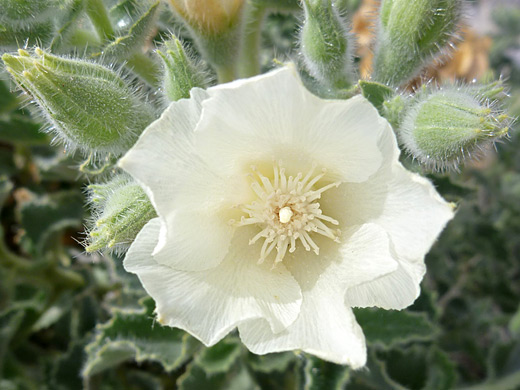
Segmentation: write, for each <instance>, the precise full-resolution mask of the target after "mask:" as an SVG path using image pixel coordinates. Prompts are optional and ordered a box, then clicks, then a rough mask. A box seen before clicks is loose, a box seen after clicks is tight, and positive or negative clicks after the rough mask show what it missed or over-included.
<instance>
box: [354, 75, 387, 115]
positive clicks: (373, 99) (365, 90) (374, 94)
mask: <svg viewBox="0 0 520 390" xmlns="http://www.w3.org/2000/svg"><path fill="white" fill-rule="evenodd" d="M359 88H360V89H361V94H362V95H363V96H364V97H365V98H367V99H368V101H369V102H370V103H372V105H373V106H374V107H375V108H377V110H378V111H379V112H380V113H381V109H382V108H383V103H384V102H385V100H386V99H388V98H390V97H391V96H392V95H393V93H394V92H393V90H392V88H390V87H387V86H386V85H384V84H381V83H377V82H375V81H366V80H360V81H359Z"/></svg>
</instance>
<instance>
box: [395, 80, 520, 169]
mask: <svg viewBox="0 0 520 390" xmlns="http://www.w3.org/2000/svg"><path fill="white" fill-rule="evenodd" d="M511 122H512V120H511V118H510V117H509V116H508V115H506V114H505V113H504V112H503V111H502V110H501V109H500V105H499V102H498V101H496V100H495V101H490V100H489V99H486V98H485V97H484V96H482V95H478V94H476V93H475V89H474V88H472V87H467V86H464V87H460V86H446V87H443V88H427V87H426V88H424V90H423V91H421V92H419V93H418V94H417V95H416V97H415V98H414V99H413V101H412V102H411V104H410V105H409V106H408V107H407V109H406V113H405V114H404V116H403V120H402V123H401V126H400V128H399V131H398V136H399V138H400V141H401V143H402V144H403V145H404V147H405V148H406V150H407V151H408V152H409V153H410V154H411V155H412V156H413V157H414V158H416V159H417V160H419V161H420V162H421V163H423V164H425V165H426V166H428V167H429V168H432V169H437V170H447V169H450V168H453V169H458V166H459V164H460V163H462V162H463V161H464V160H465V159H466V158H474V157H478V155H479V154H480V153H481V152H482V150H483V147H484V146H485V145H487V144H489V143H490V142H493V141H495V140H497V139H498V138H500V137H503V136H505V135H507V133H508V130H509V126H510V125H511Z"/></svg>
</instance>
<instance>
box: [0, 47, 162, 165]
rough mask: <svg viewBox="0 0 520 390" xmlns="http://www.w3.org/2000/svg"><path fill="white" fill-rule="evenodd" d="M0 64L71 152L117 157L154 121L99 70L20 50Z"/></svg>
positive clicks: (110, 74) (109, 73)
mask: <svg viewBox="0 0 520 390" xmlns="http://www.w3.org/2000/svg"><path fill="white" fill-rule="evenodd" d="M2 60H3V61H4V63H5V65H6V67H7V71H8V72H9V73H11V75H12V76H13V78H14V79H15V81H16V82H17V83H18V84H19V85H20V87H21V88H22V89H23V90H24V91H26V92H27V93H28V94H29V95H30V96H32V98H33V99H34V101H36V103H37V104H38V107H39V108H40V110H41V112H42V113H43V115H44V117H45V118H46V119H47V120H48V122H49V124H50V125H51V130H52V131H53V132H54V134H55V136H56V138H57V139H59V140H61V141H62V142H64V143H65V144H66V146H67V147H68V148H69V149H71V150H75V149H77V148H79V149H82V150H84V151H88V152H93V153H94V154H106V153H112V154H114V155H121V154H122V153H124V152H125V151H127V150H128V149H129V148H130V147H131V146H132V145H133V144H134V143H135V141H136V140H137V137H138V136H139V134H141V132H142V131H143V130H144V128H145V127H146V126H147V125H148V124H149V123H150V122H152V121H153V120H154V119H155V112H154V110H153V108H152V106H151V105H150V104H148V103H147V102H146V101H144V100H143V99H142V97H141V96H139V94H138V93H136V91H135V90H134V88H133V87H132V86H131V85H130V83H129V82H128V81H126V80H125V79H123V78H122V77H121V75H120V74H119V73H118V72H115V71H113V70H112V69H109V68H107V67H105V66H102V65H100V64H97V63H93V62H89V61H84V60H79V59H71V58H63V57H58V56H54V55H51V54H48V53H46V52H44V51H43V50H41V49H38V48H36V49H35V50H34V53H33V54H31V53H29V52H27V51H25V50H21V49H20V50H19V51H18V55H11V54H4V55H3V56H2Z"/></svg>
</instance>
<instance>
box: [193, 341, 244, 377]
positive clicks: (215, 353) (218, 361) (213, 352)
mask: <svg viewBox="0 0 520 390" xmlns="http://www.w3.org/2000/svg"><path fill="white" fill-rule="evenodd" d="M241 351H242V346H241V344H240V341H239V340H236V339H233V338H226V339H224V340H222V341H221V342H219V343H218V344H216V345H214V346H213V347H210V348H205V349H203V350H202V351H201V353H200V354H199V355H198V356H197V358H196V359H195V362H196V363H197V364H198V365H199V366H200V367H201V368H202V369H203V370H204V371H205V372H206V373H207V374H208V375H212V374H217V373H222V372H227V371H229V370H230V368H231V367H232V366H233V365H234V364H235V363H236V361H237V359H238V358H239V356H240V352H241Z"/></svg>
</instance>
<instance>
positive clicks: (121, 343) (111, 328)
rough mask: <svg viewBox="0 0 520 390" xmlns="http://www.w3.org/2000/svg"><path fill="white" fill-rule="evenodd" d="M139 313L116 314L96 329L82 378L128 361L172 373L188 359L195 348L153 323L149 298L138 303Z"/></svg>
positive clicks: (175, 332)
mask: <svg viewBox="0 0 520 390" xmlns="http://www.w3.org/2000/svg"><path fill="white" fill-rule="evenodd" d="M141 303H142V305H143V306H144V309H143V310H141V311H134V312H132V311H130V312H123V311H115V312H114V315H113V317H112V319H111V320H110V321H109V322H107V323H106V324H103V325H100V326H98V330H97V335H96V336H95V339H94V340H93V341H92V342H91V343H90V344H89V345H88V346H87V347H86V351H87V361H86V363H85V365H84V367H83V375H84V376H85V377H88V376H91V375H95V374H97V373H100V372H102V371H104V370H106V369H109V368H111V367H114V366H117V365H119V364H120V363H122V362H125V361H128V360H135V361H136V362H138V363H140V362H143V361H148V360H151V361H156V362H159V363H160V364H162V365H163V367H164V369H165V370H166V371H171V370H174V369H176V368H177V367H179V366H180V365H181V364H183V363H184V362H185V361H186V360H187V359H189V358H190V357H191V356H192V354H193V352H194V349H195V348H197V344H195V343H194V341H193V339H192V338H191V337H190V336H189V335H187V334H186V333H184V332H183V331H182V330H180V329H176V328H170V327H163V326H161V325H160V324H159V323H156V322H155V319H154V314H153V310H154V303H153V300H152V299H151V298H146V299H144V300H142V301H141Z"/></svg>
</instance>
